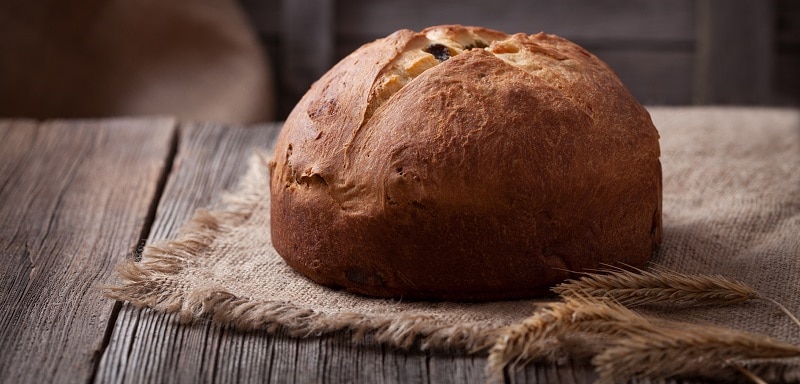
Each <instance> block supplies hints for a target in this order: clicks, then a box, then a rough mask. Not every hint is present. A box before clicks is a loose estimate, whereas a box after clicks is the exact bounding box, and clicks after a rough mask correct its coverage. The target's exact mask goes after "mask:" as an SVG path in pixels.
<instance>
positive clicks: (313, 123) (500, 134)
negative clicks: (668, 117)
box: [270, 25, 662, 300]
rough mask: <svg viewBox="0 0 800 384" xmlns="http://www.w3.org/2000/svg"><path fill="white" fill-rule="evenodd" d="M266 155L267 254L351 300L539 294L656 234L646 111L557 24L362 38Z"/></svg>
mask: <svg viewBox="0 0 800 384" xmlns="http://www.w3.org/2000/svg"><path fill="white" fill-rule="evenodd" d="M274 156H275V157H274V159H273V161H272V163H271V164H270V170H271V179H270V188H271V199H272V200H271V209H272V211H271V215H272V216H271V220H272V222H271V235H272V242H273V244H274V246H275V249H276V250H277V251H278V253H279V254H280V255H281V256H282V257H283V258H284V259H285V260H286V262H287V263H288V264H289V265H290V266H291V267H293V268H294V269H296V270H297V271H298V272H300V273H301V274H303V275H305V276H307V277H308V278H310V279H311V280H313V281H316V282H318V283H320V284H324V285H326V286H330V287H334V288H342V289H345V290H347V291H351V292H355V293H359V294H365V295H372V296H380V297H402V298H414V299H455V300H494V299H510V298H525V297H532V296H537V295H542V294H544V293H546V292H547V290H548V288H549V287H551V286H552V285H554V284H556V283H559V282H561V281H563V280H564V279H565V278H568V277H569V276H570V274H571V272H578V271H582V270H586V269H588V268H598V267H599V266H600V265H601V264H612V265H614V264H619V263H625V264H627V265H632V266H641V265H642V264H643V263H644V262H645V261H646V260H648V258H649V257H650V255H651V254H652V252H653V251H654V249H655V248H656V247H657V246H658V244H659V243H660V242H661V236H662V232H661V165H660V162H659V144H658V132H657V131H656V128H655V127H654V126H653V123H652V122H651V120H650V116H649V114H648V112H647V111H646V110H645V109H644V108H643V107H642V106H641V105H640V104H639V103H638V102H637V101H636V100H635V99H634V98H633V97H632V96H631V94H630V93H629V92H628V91H627V89H626V88H625V87H624V86H623V84H622V83H621V82H620V80H619V79H618V78H617V76H616V75H615V74H614V72H613V71H612V70H611V69H610V68H609V67H608V66H607V65H606V64H604V63H603V62H602V61H600V60H599V59H598V58H597V57H595V56H594V55H592V54H590V53H589V52H587V51H586V50H584V49H582V48H581V47H579V46H578V45H576V44H574V43H572V42H570V41H568V40H566V39H563V38H560V37H557V36H554V35H547V34H543V33H539V34H536V35H525V34H515V35H506V34H504V33H501V32H498V31H493V30H488V29H484V28H478V27H462V26H458V25H448V26H436V27H431V28H428V29H425V30H423V31H422V32H419V33H415V32H412V31H409V30H401V31H397V32H395V33H393V34H392V35H390V36H388V37H386V38H383V39H380V40H377V41H375V42H372V43H369V44H366V45H364V46H362V47H361V48H359V49H357V50H356V51H355V52H353V53H352V54H350V55H349V56H347V57H346V58H344V59H343V60H342V61H341V62H339V63H338V64H337V65H336V66H334V67H333V68H332V69H331V70H330V71H329V72H328V73H326V74H325V75H324V76H323V77H322V78H321V79H320V80H319V81H317V82H316V83H315V84H314V85H313V86H312V87H311V89H310V90H309V91H308V93H307V94H306V95H305V96H304V97H303V98H302V100H301V101H300V102H299V103H298V104H297V106H296V107H295V108H294V110H293V111H292V112H291V114H290V115H289V117H288V118H287V120H286V122H285V125H284V126H283V130H282V131H281V134H280V137H279V139H278V142H277V146H276V149H275V155H274Z"/></svg>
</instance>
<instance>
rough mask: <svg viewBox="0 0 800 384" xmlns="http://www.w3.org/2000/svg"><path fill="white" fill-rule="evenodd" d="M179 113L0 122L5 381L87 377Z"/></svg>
mask: <svg viewBox="0 0 800 384" xmlns="http://www.w3.org/2000/svg"><path fill="white" fill-rule="evenodd" d="M174 133H175V127H174V122H173V121H172V120H166V119H163V120H98V121H92V122H80V121H76V122H69V123H67V122H59V121H54V122H45V123H38V122H33V121H5V122H2V123H0V220H2V224H1V225H0V254H2V255H3V262H2V263H0V345H2V350H3V353H0V382H4V383H10V382H23V383H26V382H48V383H49V382H86V381H89V380H90V379H91V377H92V375H93V374H94V370H95V365H96V363H97V359H98V358H99V353H100V352H101V351H102V350H103V347H104V343H105V341H106V340H105V337H106V330H107V329H108V327H109V325H110V324H109V322H110V321H111V320H112V315H113V313H114V311H113V307H114V305H115V304H114V302H113V301H110V300H107V299H105V298H103V297H102V295H101V293H100V291H99V290H98V289H97V288H96V287H95V286H94V284H96V283H98V282H107V281H108V279H109V277H110V274H111V271H112V270H113V268H114V267H115V265H116V264H117V263H118V262H120V261H121V260H122V259H123V258H124V256H125V255H126V254H128V253H130V252H132V251H133V250H134V249H135V247H136V245H137V243H138V241H139V238H140V237H141V234H142V231H143V228H145V227H146V224H147V221H148V220H149V219H151V218H149V217H148V214H149V212H150V211H151V209H150V208H151V205H152V203H153V201H154V200H155V197H156V195H157V194H158V189H159V186H160V181H161V179H162V177H163V176H164V175H165V173H166V171H167V170H166V165H167V164H168V159H169V158H170V156H171V150H172V142H173V135H174Z"/></svg>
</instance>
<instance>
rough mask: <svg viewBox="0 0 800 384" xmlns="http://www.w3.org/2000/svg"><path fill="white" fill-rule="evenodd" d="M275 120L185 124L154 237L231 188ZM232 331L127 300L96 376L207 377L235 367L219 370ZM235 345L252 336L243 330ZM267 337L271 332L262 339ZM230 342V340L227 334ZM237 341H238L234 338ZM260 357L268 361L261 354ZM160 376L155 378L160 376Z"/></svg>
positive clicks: (265, 142) (270, 135)
mask: <svg viewBox="0 0 800 384" xmlns="http://www.w3.org/2000/svg"><path fill="white" fill-rule="evenodd" d="M277 130H278V126H277V125H267V126H264V127H261V128H254V129H247V128H236V127H225V126H222V125H216V124H190V125H184V126H181V127H180V143H179V145H178V151H177V154H176V157H175V161H174V166H173V171H172V173H171V174H170V178H169V180H168V181H167V184H166V186H165V188H164V194H163V196H162V199H161V202H160V203H159V207H158V210H157V213H156V216H155V221H154V223H153V228H152V232H151V233H150V235H149V236H148V238H149V241H151V242H152V241H155V240H162V239H166V238H170V237H171V236H174V235H175V233H176V231H177V229H178V228H179V227H180V226H181V225H182V224H183V223H184V222H185V221H187V220H188V219H189V218H190V217H191V215H192V213H193V212H194V210H195V209H197V208H202V207H207V206H209V205H211V204H212V203H213V202H214V201H216V200H217V199H218V198H219V196H220V194H221V193H222V192H223V191H225V190H230V189H232V188H233V187H234V186H235V184H236V182H237V181H238V178H239V177H240V176H241V175H242V174H243V172H244V171H245V169H246V167H247V161H248V159H249V157H250V155H251V154H252V152H253V150H254V149H256V148H262V149H263V148H269V147H270V146H271V145H272V141H273V140H274V138H275V136H276V134H277ZM226 334H227V333H226V332H225V330H223V329H222V328H220V327H218V326H215V325H211V324H209V323H201V324H195V325H191V326H187V325H179V324H177V323H176V320H175V319H174V317H173V316H171V315H164V314H160V313H154V312H152V311H150V310H139V309H135V308H133V307H131V306H129V305H124V306H123V307H122V310H121V311H120V314H119V317H118V318H117V321H116V323H115V326H114V329H113V332H112V333H111V337H110V342H109V346H108V349H106V352H105V354H104V355H103V356H102V358H101V361H100V366H99V368H98V372H97V381H99V382H119V381H125V382H150V381H154V380H155V381H159V382H164V383H170V382H203V381H210V380H211V378H213V377H214V375H215V374H216V372H218V371H220V372H225V375H230V374H231V370H233V371H236V370H237V368H236V367H235V366H234V367H229V368H230V369H228V370H224V369H220V370H217V369H215V367H216V366H217V364H222V365H223V366H224V365H225V364H226V363H230V362H229V360H228V357H229V353H228V352H225V354H222V352H221V351H224V350H223V349H220V348H217V346H218V345H220V344H219V343H221V341H220V340H222V338H224V337H225V336H224V335H226ZM237 337H241V338H242V339H240V340H235V341H232V342H233V343H234V344H235V345H247V343H249V342H252V340H245V338H247V337H250V336H246V335H245V334H241V335H239V336H237ZM264 340H265V341H269V339H264ZM226 343H227V344H223V345H229V344H230V343H231V342H228V341H226ZM237 343H238V344H237ZM260 363H263V362H260ZM156 378H157V379H156Z"/></svg>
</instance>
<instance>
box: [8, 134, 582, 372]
mask: <svg viewBox="0 0 800 384" xmlns="http://www.w3.org/2000/svg"><path fill="white" fill-rule="evenodd" d="M278 129H279V126H278V125H277V124H271V125H264V126H260V127H256V128H251V129H246V128H235V127H224V126H220V125H215V124H184V125H179V124H175V123H174V122H172V121H170V120H114V121H110V120H99V121H93V122H50V123H35V122H29V121H17V122H0V214H1V215H0V220H2V226H1V227H0V228H1V230H0V257H2V260H3V263H2V266H0V289H2V291H0V292H2V294H0V350H2V351H3V353H2V354H0V382H22V383H40V382H48V383H49V382H69V383H74V382H100V383H106V382H126V383H129V382H132V383H138V382H148V383H184V382H186V383H196V382H217V383H234V382H235V383H239V382H271V383H283V382H325V383H340V382H341V383H350V382H358V383H448V382H453V383H486V382H489V383H493V382H498V383H499V382H502V383H548V382H565V383H588V382H592V381H594V380H595V379H596V376H595V374H594V373H593V372H592V370H591V367H589V366H587V365H585V364H583V365H582V364H566V365H561V366H555V365H529V366H527V367H525V368H519V369H508V370H507V371H506V372H505V373H504V374H503V375H501V376H490V375H488V373H487V372H486V371H485V367H486V358H485V356H482V355H479V356H469V355H465V354H463V353H458V352H453V351H434V352H422V351H418V350H412V351H402V350H396V349H392V348H388V347H385V346H381V345H377V344H374V343H370V342H366V343H365V344H358V345H356V344H354V343H352V342H350V335H349V334H348V333H339V334H334V335H329V336H325V337H316V338H306V339H297V338H291V337H288V336H286V335H285V334H283V333H280V332H278V333H277V334H269V333H267V332H239V331H235V330H233V329H230V328H224V327H220V326H217V325H215V324H213V323H210V322H208V321H200V322H197V323H194V324H180V323H178V322H177V319H176V318H175V317H174V316H172V315H165V314H161V313H156V312H153V311H151V310H148V309H137V308H133V307H131V306H129V305H127V304H122V303H115V302H114V301H112V300H109V299H105V298H103V297H102V296H101V294H100V291H99V289H97V287H96V285H97V284H102V283H111V282H113V277H112V274H111V271H112V269H113V267H114V266H115V264H117V263H118V262H120V261H122V260H123V259H125V258H126V257H135V253H136V252H135V251H136V249H137V247H138V246H140V245H141V244H140V242H139V240H140V239H142V238H147V239H148V241H155V240H159V239H166V238H169V237H171V236H173V235H174V234H175V233H176V231H177V229H178V227H179V226H180V225H181V224H182V223H183V222H185V221H186V220H187V219H188V218H189V216H190V215H191V214H192V212H193V211H194V210H195V209H196V208H199V207H206V206H209V205H211V204H214V202H215V201H216V200H217V199H218V198H219V197H220V194H221V193H222V192H223V191H225V190H229V189H231V188H233V187H234V185H235V183H236V181H237V179H238V177H239V176H240V175H241V174H242V173H243V172H244V170H245V168H246V165H247V160H248V158H249V156H250V154H251V153H252V151H253V150H254V149H255V148H262V149H263V148H269V147H270V146H271V145H272V143H273V141H274V139H275V136H276V134H277V132H278Z"/></svg>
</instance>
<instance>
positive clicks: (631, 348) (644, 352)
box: [592, 323, 800, 380]
mask: <svg viewBox="0 0 800 384" xmlns="http://www.w3.org/2000/svg"><path fill="white" fill-rule="evenodd" d="M666 324H668V323H666ZM672 324H673V325H672V326H662V327H658V328H654V329H651V330H649V331H648V332H647V333H637V332H632V333H630V334H628V335H627V336H625V337H620V338H615V339H613V340H611V341H610V343H609V347H608V348H606V349H605V350H604V351H603V352H601V353H599V354H598V355H596V356H595V357H594V358H593V359H592V364H594V365H595V367H596V369H597V371H598V373H600V376H601V379H614V380H620V379H629V378H636V377H648V378H666V377H669V376H678V375H686V374H696V375H708V374H712V375H713V374H720V373H721V372H722V371H723V370H725V369H726V367H730V365H731V363H732V362H736V361H738V360H743V359H755V358H785V357H795V356H800V347H798V346H795V345H791V344H785V343H782V342H779V341H777V340H774V339H771V338H769V337H765V336H759V335H754V334H749V333H745V332H740V331H736V330H732V329H726V328H717V327H708V326H698V325H694V324H691V325H690V324H683V325H678V324H677V323H672Z"/></svg>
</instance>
